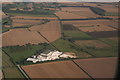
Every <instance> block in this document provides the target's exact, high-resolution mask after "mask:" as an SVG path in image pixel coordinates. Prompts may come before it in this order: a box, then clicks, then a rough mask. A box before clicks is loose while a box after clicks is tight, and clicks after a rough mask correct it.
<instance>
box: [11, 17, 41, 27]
mask: <svg viewBox="0 0 120 80" xmlns="http://www.w3.org/2000/svg"><path fill="white" fill-rule="evenodd" d="M42 22H43V21H42V20H23V19H13V21H12V26H13V27H20V26H23V27H24V26H26V25H35V24H40V23H41V24H42Z"/></svg>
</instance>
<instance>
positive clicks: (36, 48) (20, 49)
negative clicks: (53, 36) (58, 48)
mask: <svg viewBox="0 0 120 80" xmlns="http://www.w3.org/2000/svg"><path fill="white" fill-rule="evenodd" d="M3 50H4V51H5V52H6V53H7V54H8V55H10V57H11V58H12V59H13V61H14V62H15V63H17V64H25V63H24V62H26V58H28V57H30V56H32V55H34V54H39V53H40V52H41V51H42V52H43V51H47V50H55V48H54V47H52V46H51V45H49V44H47V43H42V44H39V45H31V44H27V45H25V46H10V47H3Z"/></svg>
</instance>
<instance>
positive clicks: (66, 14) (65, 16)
mask: <svg viewBox="0 0 120 80" xmlns="http://www.w3.org/2000/svg"><path fill="white" fill-rule="evenodd" d="M55 14H56V15H57V16H59V17H60V19H81V18H88V17H85V16H80V15H76V14H74V13H70V12H63V11H58V12H56V13H55Z"/></svg>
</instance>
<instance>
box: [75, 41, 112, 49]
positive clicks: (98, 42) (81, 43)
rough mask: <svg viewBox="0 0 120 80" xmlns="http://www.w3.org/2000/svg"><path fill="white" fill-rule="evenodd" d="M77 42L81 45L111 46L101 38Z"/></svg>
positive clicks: (76, 42)
mask: <svg viewBox="0 0 120 80" xmlns="http://www.w3.org/2000/svg"><path fill="white" fill-rule="evenodd" d="M75 44H78V45H80V46H88V47H90V46H91V47H96V48H104V47H110V46H109V45H108V44H106V43H103V42H102V41H99V40H76V41H75Z"/></svg>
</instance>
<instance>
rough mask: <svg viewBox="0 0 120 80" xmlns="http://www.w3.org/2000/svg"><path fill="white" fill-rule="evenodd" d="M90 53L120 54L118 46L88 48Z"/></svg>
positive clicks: (97, 54)
mask: <svg viewBox="0 0 120 80" xmlns="http://www.w3.org/2000/svg"><path fill="white" fill-rule="evenodd" d="M86 50H87V51H88V52H89V53H90V54H92V55H94V56H95V57H117V56H118V48H117V47H116V48H115V47H111V48H103V49H86Z"/></svg>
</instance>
